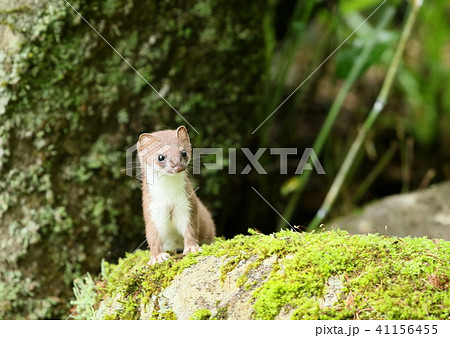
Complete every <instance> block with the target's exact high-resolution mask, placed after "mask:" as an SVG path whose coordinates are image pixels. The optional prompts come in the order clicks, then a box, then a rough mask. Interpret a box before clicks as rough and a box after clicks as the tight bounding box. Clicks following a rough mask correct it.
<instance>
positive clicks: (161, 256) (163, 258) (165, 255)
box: [147, 252, 170, 265]
mask: <svg viewBox="0 0 450 338" xmlns="http://www.w3.org/2000/svg"><path fill="white" fill-rule="evenodd" d="M169 258H170V255H169V254H168V253H167V252H161V253H160V254H158V255H156V256H155V257H152V258H150V260H149V261H148V263H147V265H155V264H156V263H162V262H165V261H167V260H168V259H169Z"/></svg>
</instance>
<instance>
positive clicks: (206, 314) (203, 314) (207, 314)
mask: <svg viewBox="0 0 450 338" xmlns="http://www.w3.org/2000/svg"><path fill="white" fill-rule="evenodd" d="M210 318H211V311H210V310H208V309H200V310H197V311H195V312H194V314H193V315H192V317H191V319H193V320H206V319H210Z"/></svg>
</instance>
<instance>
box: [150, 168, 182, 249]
mask: <svg viewBox="0 0 450 338" xmlns="http://www.w3.org/2000/svg"><path fill="white" fill-rule="evenodd" d="M185 174H186V173H185V172H181V173H179V174H175V175H172V176H169V175H163V176H161V177H159V178H155V180H154V182H152V183H151V184H150V183H148V188H149V192H150V197H151V201H150V204H149V209H150V215H151V218H152V221H153V223H154V224H155V227H156V231H158V234H159V236H160V238H161V241H162V244H163V249H164V250H175V249H181V248H183V239H184V234H185V232H186V227H187V226H188V224H189V221H190V208H191V206H190V204H189V200H188V198H187V197H188V196H187V194H186V181H185Z"/></svg>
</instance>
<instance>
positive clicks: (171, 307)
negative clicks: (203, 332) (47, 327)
mask: <svg viewBox="0 0 450 338" xmlns="http://www.w3.org/2000/svg"><path fill="white" fill-rule="evenodd" d="M148 258H149V252H147V251H137V252H135V253H133V254H130V255H128V256H127V257H126V258H124V259H121V260H120V261H119V263H118V264H117V265H110V264H107V263H105V264H104V266H103V268H104V269H103V276H102V280H104V279H106V278H108V277H109V278H108V279H107V281H106V283H104V284H100V283H98V286H95V285H96V284H95V283H93V282H91V283H79V284H78V285H77V288H76V294H77V297H76V299H75V300H74V301H73V304H74V305H80V304H81V306H80V307H79V308H78V311H77V312H76V314H74V317H75V318H84V319H94V318H95V319H289V318H290V319H448V318H449V317H450V292H449V287H450V243H449V242H446V241H443V240H431V239H427V238H409V237H408V238H396V237H385V236H380V235H374V234H370V235H350V234H349V233H347V232H345V231H341V230H339V231H330V232H328V231H327V232H321V233H303V234H302V233H294V232H291V231H281V232H279V233H276V234H273V235H268V236H266V235H261V234H256V233H253V234H251V235H250V236H243V235H239V236H236V237H235V238H233V239H231V240H223V239H217V240H216V242H215V243H214V244H212V245H208V246H203V251H202V252H200V253H196V254H190V255H188V256H186V257H184V258H182V257H181V256H180V255H175V256H174V258H173V260H170V261H167V262H165V263H163V264H160V265H156V266H152V267H146V263H147V261H148ZM96 289H97V290H96Z"/></svg>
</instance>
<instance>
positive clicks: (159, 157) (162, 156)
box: [158, 154, 165, 162]
mask: <svg viewBox="0 0 450 338" xmlns="http://www.w3.org/2000/svg"><path fill="white" fill-rule="evenodd" d="M164 159H165V157H164V155H163V154H159V155H158V161H159V162H162V161H164Z"/></svg>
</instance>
